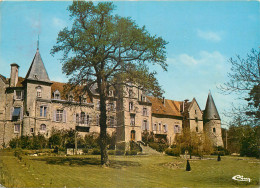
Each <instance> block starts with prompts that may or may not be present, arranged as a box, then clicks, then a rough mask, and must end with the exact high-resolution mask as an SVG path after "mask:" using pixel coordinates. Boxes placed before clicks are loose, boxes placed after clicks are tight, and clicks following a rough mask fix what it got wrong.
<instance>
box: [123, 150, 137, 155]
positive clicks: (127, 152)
mask: <svg viewBox="0 0 260 188" xmlns="http://www.w3.org/2000/svg"><path fill="white" fill-rule="evenodd" d="M125 155H137V151H136V150H130V151H126V152H125Z"/></svg>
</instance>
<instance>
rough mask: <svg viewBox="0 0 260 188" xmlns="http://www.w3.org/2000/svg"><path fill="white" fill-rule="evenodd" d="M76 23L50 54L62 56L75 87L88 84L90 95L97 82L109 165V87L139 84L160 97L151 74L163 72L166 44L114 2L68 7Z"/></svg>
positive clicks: (77, 3) (105, 161)
mask: <svg viewBox="0 0 260 188" xmlns="http://www.w3.org/2000/svg"><path fill="white" fill-rule="evenodd" d="M68 10H69V12H70V16H71V18H72V19H73V20H74V23H73V25H72V27H71V28H68V27H66V28H64V29H63V30H62V31H60V32H59V35H58V38H57V43H56V45H55V46H54V47H53V49H52V51H51V53H52V54H55V53H57V52H63V58H62V59H61V62H62V63H63V72H64V73H65V74H66V75H67V76H68V77H69V78H70V79H69V83H70V84H71V85H74V86H75V85H82V84H83V83H87V84H84V91H86V92H87V93H88V95H89V96H90V97H91V95H92V93H91V91H90V87H91V86H92V85H93V84H97V92H98V94H99V98H100V111H101V114H100V140H101V141H100V149H101V163H102V164H105V165H108V156H107V151H106V146H107V138H106V135H107V134H106V133H107V132H106V128H107V125H106V120H107V115H106V100H107V96H108V89H109V88H110V87H111V86H113V85H114V84H116V83H118V82H119V81H120V82H122V83H129V82H131V83H134V84H136V85H137V86H141V87H143V88H145V89H146V91H147V92H150V93H152V94H155V95H158V96H160V95H161V94H162V90H161V87H160V86H159V84H158V81H157V80H156V78H155V74H156V72H150V71H149V64H158V65H159V66H161V67H162V68H163V69H164V70H166V68H167V64H166V62H165V61H166V48H165V46H166V44H167V42H166V41H165V40H163V39H162V38H161V37H157V36H152V35H150V34H149V33H148V31H147V30H146V28H145V27H139V26H138V25H137V24H136V23H135V22H134V21H133V20H131V19H130V18H124V17H120V16H118V15H114V14H112V11H113V10H114V5H113V3H111V2H102V3H98V4H96V5H95V4H94V3H93V2H85V1H74V2H73V3H72V5H71V6H69V7H68Z"/></svg>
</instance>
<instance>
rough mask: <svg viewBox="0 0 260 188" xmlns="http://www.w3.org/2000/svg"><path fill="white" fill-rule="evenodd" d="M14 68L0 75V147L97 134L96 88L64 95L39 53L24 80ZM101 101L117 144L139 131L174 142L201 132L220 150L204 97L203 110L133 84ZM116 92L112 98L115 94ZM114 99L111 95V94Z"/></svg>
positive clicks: (214, 117)
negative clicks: (66, 133)
mask: <svg viewBox="0 0 260 188" xmlns="http://www.w3.org/2000/svg"><path fill="white" fill-rule="evenodd" d="M18 72H19V65H17V64H15V63H13V64H11V74H10V78H6V77H5V76H3V75H0V145H1V147H3V146H7V145H8V143H9V141H10V140H11V139H12V138H14V137H18V136H21V135H34V134H39V133H40V134H43V135H45V136H46V137H48V136H50V134H51V130H52V129H53V128H54V129H77V130H78V131H79V132H80V134H82V135H84V134H88V133H99V131H100V127H99V116H100V112H99V99H98V98H99V97H98V94H97V92H96V86H95V85H93V86H92V88H91V92H92V96H91V98H90V97H89V96H87V95H80V94H79V93H77V90H76V89H74V90H73V91H70V92H64V90H65V87H64V86H65V83H60V82H55V81H51V80H50V79H49V76H48V73H47V71H46V69H45V67H44V63H43V61H42V58H41V55H40V53H39V49H37V51H36V54H35V56H34V58H33V61H32V63H31V66H30V68H29V70H28V72H27V74H26V76H25V77H24V78H23V77H19V76H18ZM117 87H118V88H117V89H118V91H121V92H117V93H116V92H114V90H113V89H111V90H110V91H109V97H108V100H107V117H108V118H107V125H108V128H107V132H108V133H109V134H113V133H116V135H117V141H118V142H126V143H128V142H129V141H136V142H137V141H141V140H142V133H143V132H144V131H148V132H152V133H153V134H154V135H155V137H157V138H165V139H167V140H168V142H169V143H173V142H174V138H175V136H176V135H177V134H181V133H182V130H183V129H184V128H188V129H189V130H191V131H194V132H197V133H198V134H201V133H203V131H204V132H206V133H207V134H208V135H209V136H210V138H211V139H212V141H213V143H214V145H217V146H223V142H222V137H221V120H220V117H219V114H218V112H217V108H216V106H215V103H214V101H213V98H212V96H211V94H210V93H209V96H208V100H207V105H206V109H205V111H204V113H203V111H202V110H201V109H200V107H199V105H198V103H197V101H196V99H195V98H194V99H193V100H192V101H191V102H188V100H185V101H174V100H168V99H164V98H163V99H159V98H156V97H152V96H147V95H146V94H145V93H144V92H143V91H142V90H141V89H140V88H138V87H136V86H135V85H132V84H128V86H125V85H120V84H118V86H117ZM115 93H116V94H115ZM115 95H116V96H115Z"/></svg>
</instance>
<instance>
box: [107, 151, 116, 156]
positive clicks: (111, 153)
mask: <svg viewBox="0 0 260 188" xmlns="http://www.w3.org/2000/svg"><path fill="white" fill-rule="evenodd" d="M107 153H108V155H115V154H116V151H115V150H108V151H107Z"/></svg>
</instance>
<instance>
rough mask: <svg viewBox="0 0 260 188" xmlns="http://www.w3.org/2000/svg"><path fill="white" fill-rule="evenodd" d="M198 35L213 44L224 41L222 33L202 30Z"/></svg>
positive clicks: (198, 31)
mask: <svg viewBox="0 0 260 188" xmlns="http://www.w3.org/2000/svg"><path fill="white" fill-rule="evenodd" d="M197 35H198V36H199V37H200V38H202V39H205V40H208V41H211V42H219V41H221V40H222V38H221V33H220V32H213V31H202V30H200V29H198V30H197Z"/></svg>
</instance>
